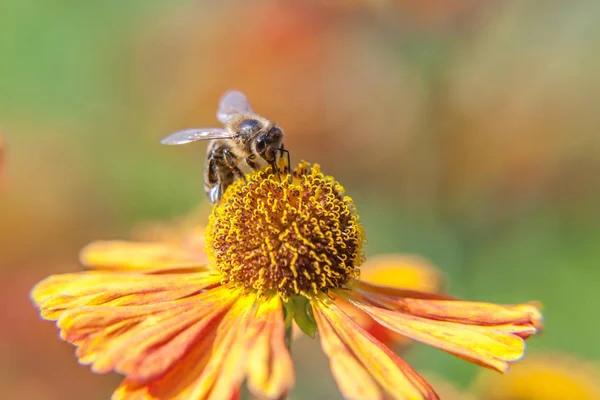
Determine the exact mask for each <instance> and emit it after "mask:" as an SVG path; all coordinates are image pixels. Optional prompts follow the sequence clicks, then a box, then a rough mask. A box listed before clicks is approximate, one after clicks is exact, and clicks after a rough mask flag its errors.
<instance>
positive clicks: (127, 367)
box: [32, 272, 235, 381]
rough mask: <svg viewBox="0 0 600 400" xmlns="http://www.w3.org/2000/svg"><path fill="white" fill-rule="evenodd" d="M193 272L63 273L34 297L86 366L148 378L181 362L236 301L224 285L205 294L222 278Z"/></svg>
mask: <svg viewBox="0 0 600 400" xmlns="http://www.w3.org/2000/svg"><path fill="white" fill-rule="evenodd" d="M189 275H191V276H190V277H188V276H184V275H161V276H157V275H134V274H116V273H112V274H111V273H103V272H87V273H85V272H84V273H80V274H66V275H58V276H55V277H50V278H48V279H46V280H44V281H42V282H40V284H38V286H36V288H34V290H33V293H32V296H33V298H34V301H36V303H38V305H39V306H40V308H41V310H42V315H44V316H45V317H46V318H47V319H58V322H57V325H58V327H59V328H60V329H61V337H62V338H63V339H64V340H66V341H68V342H69V343H72V344H74V345H76V346H77V347H78V348H77V352H76V354H77V357H78V358H79V361H80V362H81V363H82V364H91V365H92V369H94V370H95V371H96V372H100V373H104V372H108V371H111V370H114V371H117V372H120V373H122V374H125V375H128V376H129V377H130V378H131V379H134V380H138V381H144V380H148V379H152V378H153V377H155V376H157V375H160V374H162V373H163V372H164V371H166V370H167V369H168V368H169V367H170V366H171V365H172V364H173V363H174V362H176V361H177V359H179V358H181V357H182V356H183V354H185V353H186V352H187V351H188V349H189V348H190V347H191V346H192V345H193V344H194V342H196V341H197V340H198V338H199V337H200V336H202V335H203V333H204V332H205V331H206V330H207V329H208V328H209V326H210V325H211V324H212V323H213V322H214V321H215V320H216V319H218V317H219V316H220V315H221V314H222V313H223V312H224V311H226V310H227V308H228V307H229V305H230V304H231V303H232V302H233V300H235V297H234V296H232V293H231V291H230V289H228V288H225V287H222V286H220V287H217V288H214V289H211V290H208V291H206V290H204V288H206V287H208V285H210V284H211V283H212V284H214V283H215V279H216V278H215V277H212V276H210V275H208V274H207V273H202V274H200V273H198V274H189ZM134 278H137V279H138V281H131V279H134Z"/></svg>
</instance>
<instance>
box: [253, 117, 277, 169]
mask: <svg viewBox="0 0 600 400" xmlns="http://www.w3.org/2000/svg"><path fill="white" fill-rule="evenodd" d="M282 144H283V131H282V130H281V129H280V128H279V127H278V126H276V125H273V126H272V127H271V129H269V130H268V131H267V132H265V133H261V134H260V135H258V137H257V138H256V142H255V143H254V146H255V150H256V154H258V155H259V156H261V157H262V158H263V159H264V160H265V161H266V162H268V163H269V164H272V163H274V162H275V160H276V158H277V152H278V151H279V148H280V147H281V145H282Z"/></svg>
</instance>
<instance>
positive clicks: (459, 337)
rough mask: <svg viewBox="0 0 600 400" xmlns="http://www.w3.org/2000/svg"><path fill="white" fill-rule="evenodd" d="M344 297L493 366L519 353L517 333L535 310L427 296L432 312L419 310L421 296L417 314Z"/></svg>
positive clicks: (396, 327)
mask: <svg viewBox="0 0 600 400" xmlns="http://www.w3.org/2000/svg"><path fill="white" fill-rule="evenodd" d="M350 302H351V303H352V304H354V305H355V306H357V307H359V308H360V309H361V310H363V311H365V312H366V313H368V314H369V315H370V316H371V317H372V318H373V319H375V320H376V321H377V322H379V323H380V324H382V325H383V326H385V327H387V328H388V329H391V330H393V331H395V332H397V333H400V334H402V335H405V336H408V337H409V338H411V339H414V340H418V341H420V342H423V343H426V344H428V345H431V346H434V347H437V348H439V349H442V350H444V351H447V352H449V353H452V354H454V355H457V356H460V357H462V358H465V359H467V360H469V361H473V362H476V363H478V364H481V365H484V366H487V367H490V368H494V369H496V370H498V371H506V370H507V369H508V367H509V363H510V362H513V361H516V360H518V359H520V358H521V357H522V356H523V353H524V351H525V341H524V339H523V338H524V337H528V336H531V335H533V334H535V333H537V328H536V327H535V323H534V320H535V319H537V318H538V315H537V314H535V313H533V312H532V310H531V309H530V308H528V307H523V308H522V309H521V310H519V309H520V306H510V307H504V308H502V306H495V305H487V304H483V303H468V302H455V301H446V302H440V301H433V302H432V303H431V307H429V310H430V311H434V312H432V313H430V314H428V313H426V312H424V311H425V310H426V309H427V308H428V307H426V306H424V304H425V303H427V302H428V301H427V300H421V301H419V302H418V304H419V306H420V308H418V309H419V311H420V312H421V315H422V316H419V314H418V313H417V315H412V314H410V312H411V308H410V306H408V307H407V308H405V309H402V310H396V309H394V310H388V309H384V308H379V307H375V306H372V305H369V304H366V303H364V302H363V301H362V300H360V299H357V298H350ZM405 302H406V303H408V302H409V301H408V299H405ZM443 304H445V306H443ZM440 307H441V308H444V307H445V309H444V311H440ZM495 307H500V309H496V308H495ZM483 310H488V311H490V312H493V311H494V310H496V311H498V315H497V316H496V315H493V314H492V315H489V316H485V315H484V314H483V313H482V311H483ZM445 319H448V320H449V321H448V320H445ZM450 321H451V322H450ZM454 321H456V322H454ZM482 321H483V322H482Z"/></svg>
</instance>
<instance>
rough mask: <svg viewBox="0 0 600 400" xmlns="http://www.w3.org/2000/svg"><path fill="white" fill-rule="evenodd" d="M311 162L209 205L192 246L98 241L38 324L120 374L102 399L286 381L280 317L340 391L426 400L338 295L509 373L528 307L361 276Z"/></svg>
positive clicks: (55, 285) (43, 305) (276, 386)
mask: <svg viewBox="0 0 600 400" xmlns="http://www.w3.org/2000/svg"><path fill="white" fill-rule="evenodd" d="M343 193H344V189H343V188H342V187H341V186H340V184H339V183H338V182H336V181H335V180H334V179H333V178H332V177H327V176H324V175H323V174H322V173H321V172H320V169H319V167H318V166H317V165H314V166H311V165H309V164H307V163H301V164H300V165H299V166H298V167H297V168H296V170H295V171H294V173H293V174H292V175H288V179H286V177H283V176H278V175H274V174H272V173H271V172H270V171H269V170H265V171H259V172H256V173H254V174H252V175H248V176H246V179H243V180H238V181H237V182H236V183H234V184H233V185H232V186H230V187H229V188H228V190H227V192H226V193H225V195H224V197H223V199H222V201H221V202H220V204H218V205H216V206H215V207H214V208H213V211H212V214H211V216H210V219H209V224H208V227H207V230H206V242H207V246H206V250H207V254H208V264H206V263H205V262H204V261H203V257H204V255H203V254H201V253H200V252H198V251H197V249H196V250H192V249H195V248H194V247H185V246H180V247H177V246H176V245H172V244H165V243H158V242H157V243H127V242H99V243H93V244H91V245H90V246H88V247H87V248H86V249H84V251H83V253H82V255H81V261H82V263H83V264H84V265H86V266H87V267H88V268H90V269H91V270H89V271H86V272H81V273H74V274H64V275H55V276H50V277H49V278H47V279H45V280H44V281H42V282H40V283H39V284H38V285H37V286H36V287H35V288H34V289H33V291H32V298H33V300H34V302H35V303H36V304H37V305H38V307H39V308H40V311H41V315H42V317H44V318H46V319H49V320H56V321H57V325H58V327H59V329H60V330H61V337H62V338H63V339H64V340H66V341H68V342H70V343H73V344H74V345H76V346H77V352H76V355H77V357H78V359H79V361H80V362H81V363H83V364H90V365H91V367H92V369H93V370H94V371H96V372H100V373H103V372H108V371H116V372H118V373H121V374H123V375H125V380H124V381H123V383H122V384H121V386H119V388H118V389H117V390H116V392H115V394H114V396H113V399H190V398H193V399H228V398H236V397H237V396H238V394H239V391H240V387H241V385H242V383H243V382H244V381H246V382H247V385H248V388H249V390H250V391H251V392H252V393H253V394H255V395H256V396H258V397H260V398H268V399H279V398H282V397H285V396H286V394H287V393H288V392H289V391H290V389H291V388H292V386H293V385H294V371H293V365H292V360H291V356H290V352H289V345H290V343H289V342H290V336H291V335H290V332H291V325H292V321H295V322H296V324H297V325H298V326H299V327H300V328H301V329H302V330H303V331H304V332H306V333H307V334H309V335H313V334H314V333H315V331H318V333H319V336H320V340H321V344H322V347H323V350H324V351H325V353H326V354H327V356H328V357H329V361H330V366H331V369H332V372H333V375H334V377H335V379H336V381H337V383H338V386H339V388H340V390H341V392H342V394H343V395H344V397H346V398H351V399H383V398H394V399H437V398H438V396H437V394H436V393H435V391H434V390H433V389H432V388H431V386H430V385H429V384H428V383H427V382H426V381H425V380H424V379H423V378H422V377H421V376H420V375H418V374H417V372H415V371H414V370H413V369H412V368H411V367H410V366H409V365H408V364H406V363H405V362H404V361H403V360H402V359H401V358H400V357H398V356H397V355H396V354H394V353H393V352H392V351H391V350H390V349H389V348H388V347H386V346H385V345H384V344H382V343H381V342H380V341H378V340H377V339H375V338H374V337H373V336H372V335H371V334H369V333H368V332H367V331H366V330H365V329H363V328H362V327H361V326H359V325H358V324H357V323H356V322H355V321H353V320H352V318H350V317H349V316H348V314H346V313H345V312H344V311H343V310H342V308H341V307H340V306H339V304H340V302H342V301H344V302H346V303H348V304H351V305H352V306H353V307H356V308H357V309H359V310H360V311H361V312H363V313H365V314H366V315H368V316H369V317H370V318H372V319H373V320H374V321H376V322H377V323H378V324H380V325H381V326H384V327H386V328H387V329H389V330H391V331H393V332H396V333H399V334H401V335H404V336H406V337H409V338H411V339H415V340H419V341H421V342H424V343H427V344H430V345H432V346H435V347H438V348H440V349H442V350H445V351H447V352H450V353H452V354H455V355H457V356H459V357H462V358H464V359H467V360H469V361H472V362H475V363H478V364H480V365H483V366H486V367H489V368H493V369H496V370H499V371H505V370H506V369H507V368H508V366H509V364H510V363H511V362H514V361H517V360H519V359H520V358H521V357H522V356H523V352H524V350H525V343H524V340H525V339H527V338H528V337H529V336H531V335H533V334H535V333H537V332H538V329H539V328H540V325H541V314H540V312H539V310H538V308H537V307H536V306H535V305H534V304H523V305H514V306H502V305H494V304H487V303H470V302H465V301H458V300H454V299H451V298H449V297H447V296H444V295H439V294H432V293H427V292H426V291H424V292H421V291H415V290H406V289H401V288H398V287H393V286H391V287H389V286H383V285H378V284H374V283H368V282H365V281H361V280H360V279H359V273H360V269H359V266H360V264H361V263H362V261H363V258H364V257H363V252H362V244H363V241H364V234H363V230H362V227H361V225H360V224H359V223H358V216H357V214H356V212H355V209H354V204H353V202H352V199H350V198H349V197H347V196H344V195H343Z"/></svg>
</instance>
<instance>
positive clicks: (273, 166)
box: [270, 161, 281, 182]
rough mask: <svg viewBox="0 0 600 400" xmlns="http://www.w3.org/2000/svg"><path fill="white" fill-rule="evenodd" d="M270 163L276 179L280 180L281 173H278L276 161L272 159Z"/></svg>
mask: <svg viewBox="0 0 600 400" xmlns="http://www.w3.org/2000/svg"><path fill="white" fill-rule="evenodd" d="M270 165H271V169H272V170H273V173H274V174H276V175H277V179H279V182H281V174H280V173H279V168H278V167H277V161H273V162H272V163H270Z"/></svg>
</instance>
